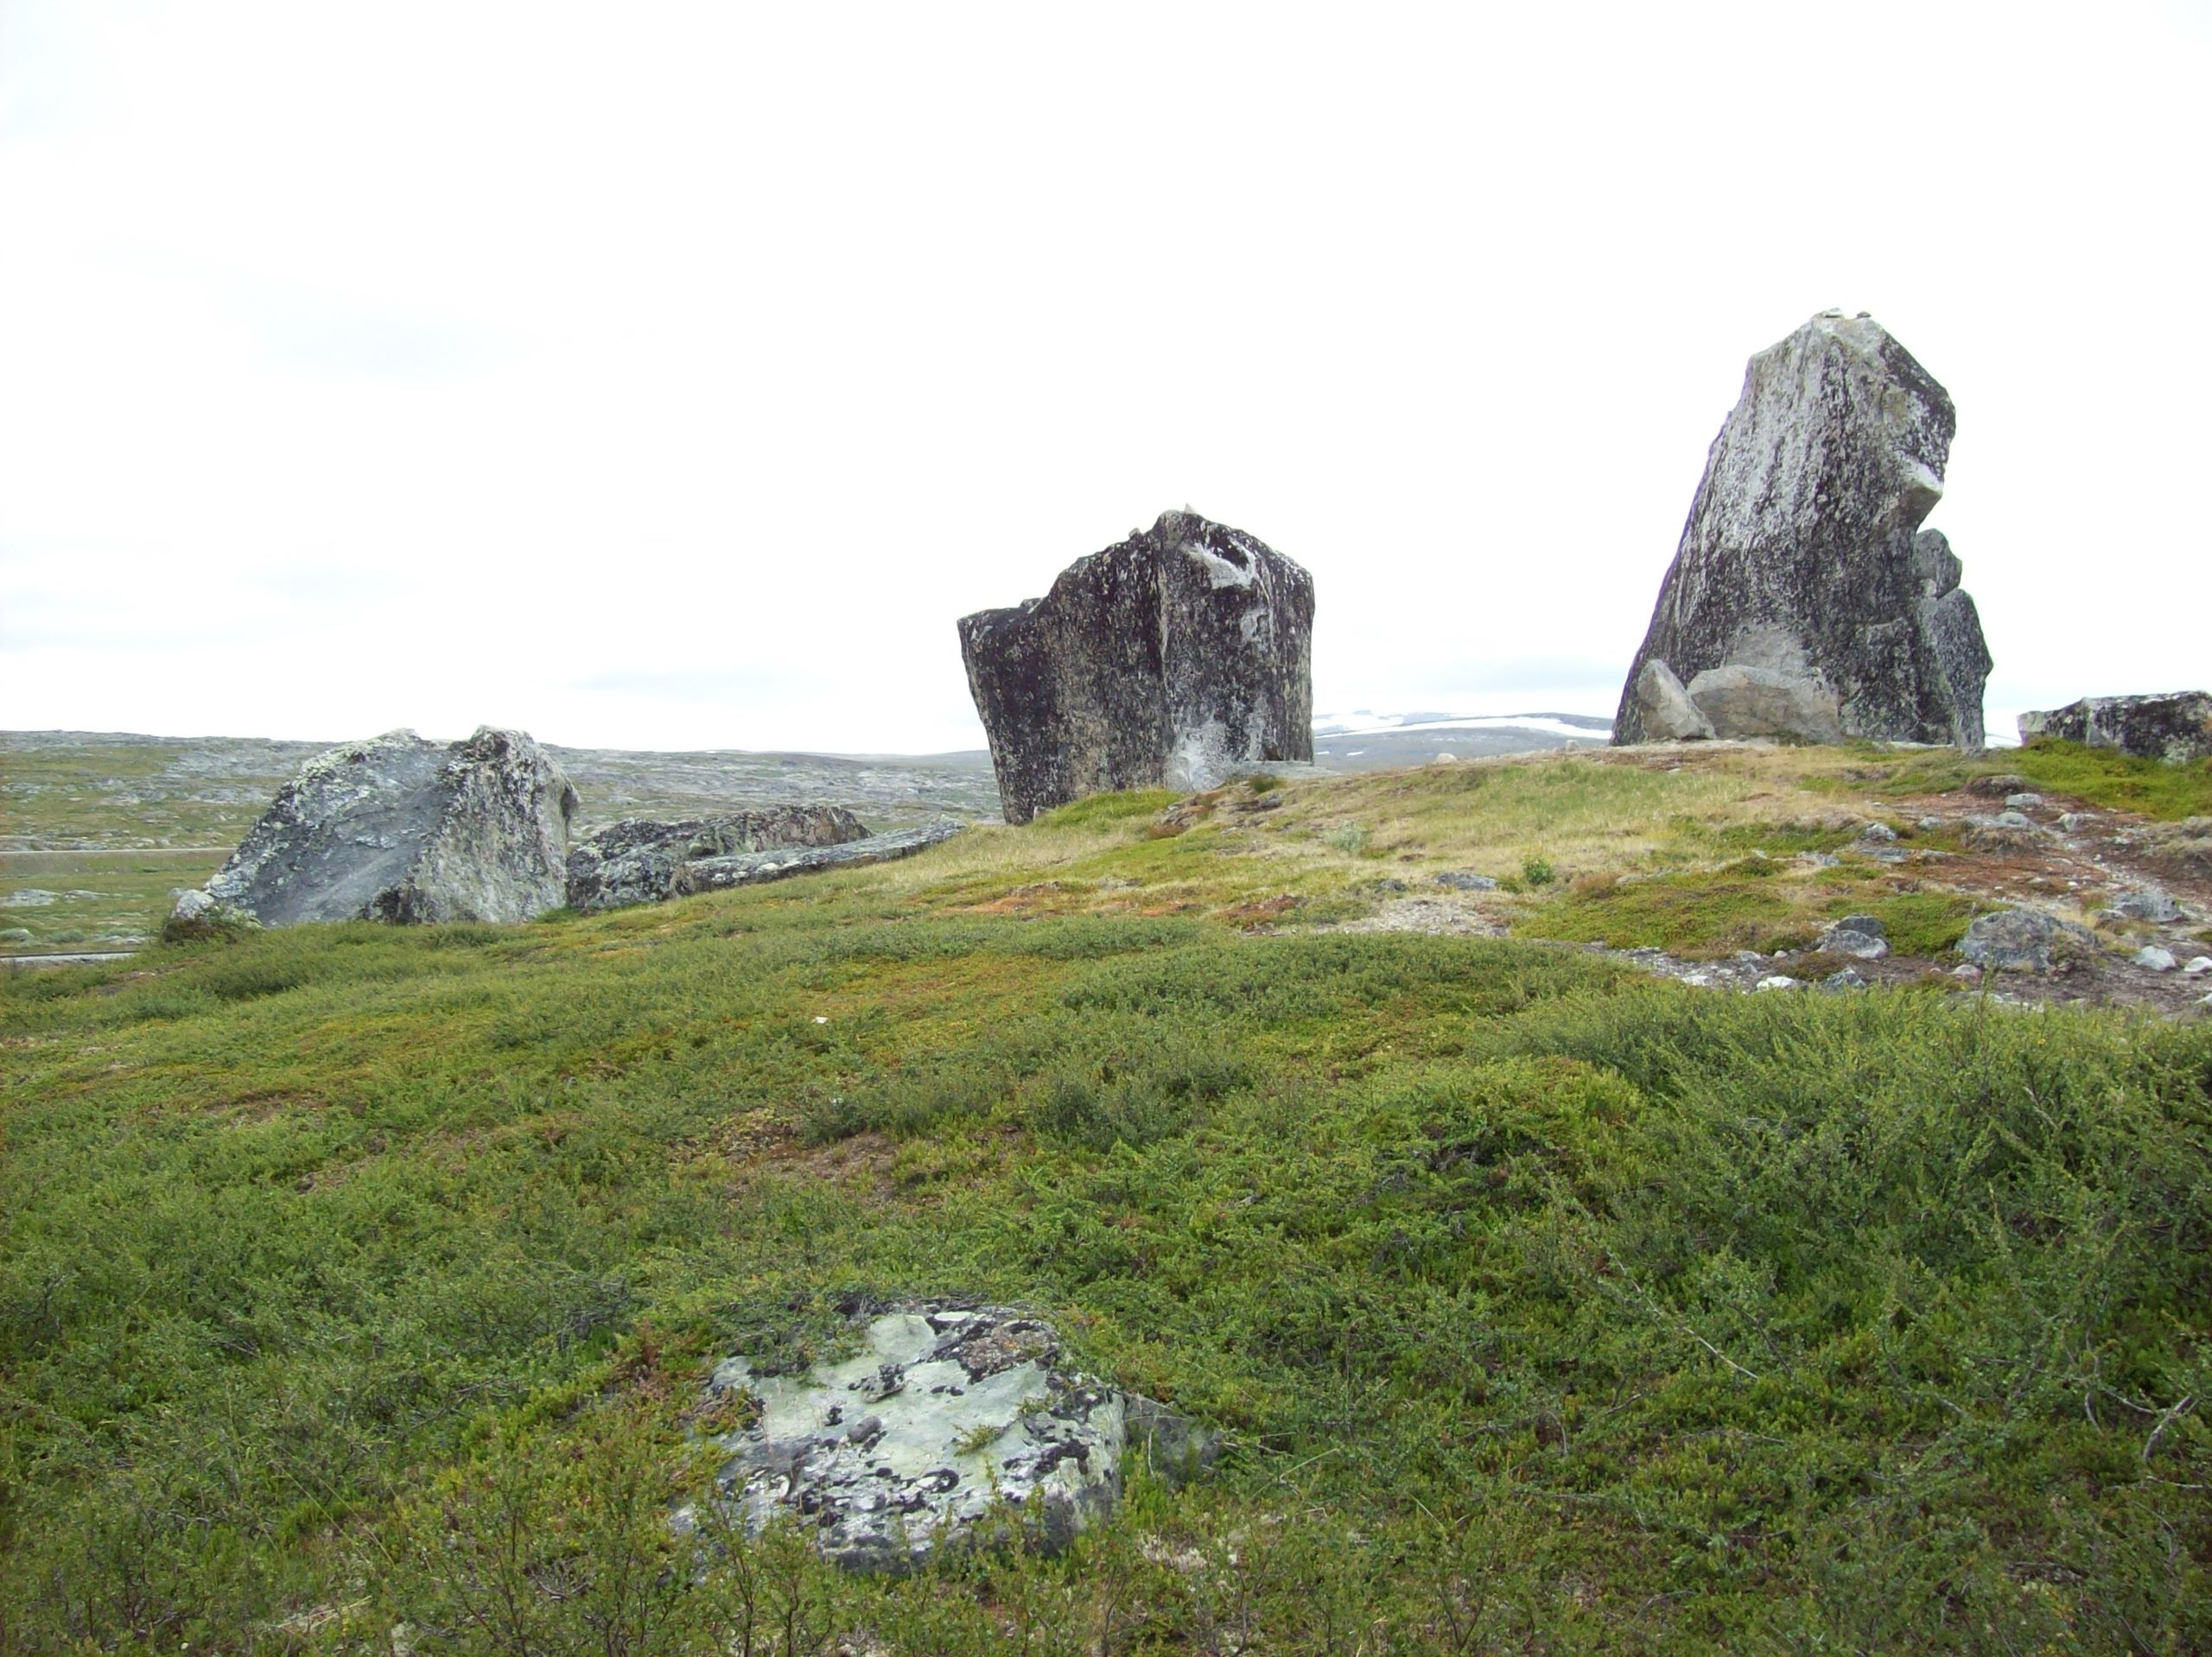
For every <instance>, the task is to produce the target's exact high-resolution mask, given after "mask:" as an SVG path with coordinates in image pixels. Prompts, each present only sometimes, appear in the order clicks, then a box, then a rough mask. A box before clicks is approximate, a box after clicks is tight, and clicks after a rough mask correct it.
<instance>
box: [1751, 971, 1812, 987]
mask: <svg viewBox="0 0 2212 1657" xmlns="http://www.w3.org/2000/svg"><path fill="white" fill-rule="evenodd" d="M1758 987H1760V988H1761V989H1802V988H1804V985H1803V984H1802V983H1801V982H1800V981H1798V980H1796V979H1795V978H1792V977H1790V976H1789V974H1787V973H1775V974H1773V975H1770V976H1769V977H1765V978H1762V979H1760V980H1759V982H1758Z"/></svg>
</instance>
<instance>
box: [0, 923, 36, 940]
mask: <svg viewBox="0 0 2212 1657" xmlns="http://www.w3.org/2000/svg"><path fill="white" fill-rule="evenodd" d="M31 936H32V934H31V929H30V928H29V927H28V926H0V943H29V942H30V941H31Z"/></svg>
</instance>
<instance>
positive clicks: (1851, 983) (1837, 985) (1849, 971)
mask: <svg viewBox="0 0 2212 1657" xmlns="http://www.w3.org/2000/svg"><path fill="white" fill-rule="evenodd" d="M1821 988H1822V989H1824V990H1847V989H1865V988H1866V980H1865V979H1864V978H1861V977H1860V976H1859V969H1858V968H1855V967H1844V968H1839V969H1838V970H1836V971H1834V972H1832V973H1830V974H1829V975H1827V977H1826V978H1823V979H1822V980H1821Z"/></svg>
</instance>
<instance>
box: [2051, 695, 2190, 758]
mask: <svg viewBox="0 0 2212 1657" xmlns="http://www.w3.org/2000/svg"><path fill="white" fill-rule="evenodd" d="M2038 737H2053V738H2056V739H2058V740H2061V741H2065V742H2080V743H2083V744H2086V745H2087V746H2089V747H2092V748H2117V749H2119V750H2120V752H2122V753H2132V754H2138V755H2140V756H2141V757H2142V758H2144V759H2163V760H2165V761H2167V762H2168V763H2169V764H2171V765H2183V764H2185V763H2187V762H2188V761H2190V760H2191V759H2212V695H2207V694H2205V693H2204V692H2203V691H2202V690H2177V691H2175V692H2173V693H2172V694H2171V695H2158V696H2084V697H2082V700H2081V701H2080V702H2069V703H2067V705H2066V706H2065V707H2063V708H2053V709H2050V710H2049V711H2047V712H2042V713H2031V714H2021V715H2020V740H2022V741H2023V742H2033V741H2034V740H2037V738H2038Z"/></svg>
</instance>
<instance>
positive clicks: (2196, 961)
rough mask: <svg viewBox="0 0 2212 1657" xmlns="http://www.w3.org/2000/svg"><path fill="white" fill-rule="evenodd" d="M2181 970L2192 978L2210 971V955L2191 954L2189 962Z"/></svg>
mask: <svg viewBox="0 0 2212 1657" xmlns="http://www.w3.org/2000/svg"><path fill="white" fill-rule="evenodd" d="M2182 970H2183V972H2185V973H2187V974H2188V975H2190V977H2192V978H2195V977H2196V976H2198V975H2200V974H2203V973H2209V972H2212V955H2192V956H2191V957H2190V962H2189V964H2188V965H2187V966H2186V967H2183V968H2182Z"/></svg>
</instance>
